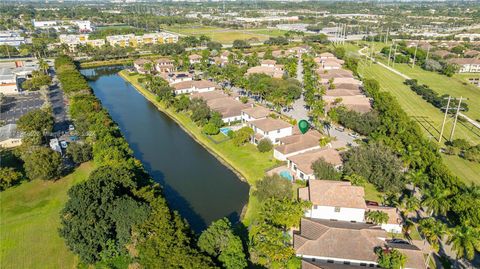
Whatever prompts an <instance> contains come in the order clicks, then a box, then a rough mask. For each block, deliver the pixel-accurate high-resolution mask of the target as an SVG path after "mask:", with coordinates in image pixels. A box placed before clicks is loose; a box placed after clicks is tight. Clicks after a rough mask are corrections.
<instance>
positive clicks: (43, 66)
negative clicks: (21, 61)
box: [38, 59, 49, 74]
mask: <svg viewBox="0 0 480 269" xmlns="http://www.w3.org/2000/svg"><path fill="white" fill-rule="evenodd" d="M38 67H39V68H40V70H42V71H43V73H44V74H47V70H48V67H49V66H48V63H47V62H46V61H45V60H44V59H39V60H38Z"/></svg>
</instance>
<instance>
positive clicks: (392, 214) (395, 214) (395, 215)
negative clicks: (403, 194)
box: [367, 205, 402, 224]
mask: <svg viewBox="0 0 480 269" xmlns="http://www.w3.org/2000/svg"><path fill="white" fill-rule="evenodd" d="M367 208H368V211H370V210H372V211H380V212H385V213H387V215H388V222H387V224H401V223H402V217H401V216H400V212H399V211H398V209H397V208H395V207H389V206H372V205H367Z"/></svg>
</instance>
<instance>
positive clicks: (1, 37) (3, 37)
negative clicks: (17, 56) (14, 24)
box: [0, 31, 26, 47]
mask: <svg viewBox="0 0 480 269" xmlns="http://www.w3.org/2000/svg"><path fill="white" fill-rule="evenodd" d="M22 44H26V40H25V37H23V36H21V34H20V33H19V32H13V31H2V32H0V46H2V45H7V46H13V47H19V46H20V45H22Z"/></svg>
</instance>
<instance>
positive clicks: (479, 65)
mask: <svg viewBox="0 0 480 269" xmlns="http://www.w3.org/2000/svg"><path fill="white" fill-rule="evenodd" d="M448 62H449V63H451V64H455V65H458V67H459V68H460V69H459V70H458V73H479V72H480V59H477V58H454V59H450V60H448Z"/></svg>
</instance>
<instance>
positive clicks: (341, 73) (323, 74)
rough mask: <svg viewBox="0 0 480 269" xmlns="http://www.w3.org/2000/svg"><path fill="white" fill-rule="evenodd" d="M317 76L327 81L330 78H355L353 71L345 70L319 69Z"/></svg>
mask: <svg viewBox="0 0 480 269" xmlns="http://www.w3.org/2000/svg"><path fill="white" fill-rule="evenodd" d="M317 74H318V76H319V77H320V78H322V79H327V80H328V79H330V78H353V73H352V71H350V70H345V69H334V70H324V69H322V68H319V69H317Z"/></svg>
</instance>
